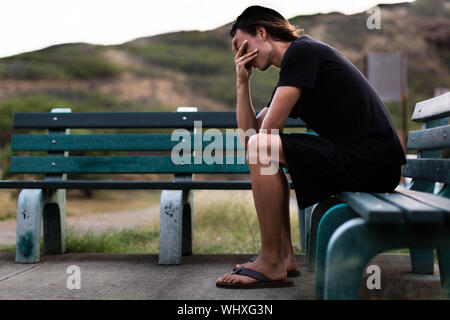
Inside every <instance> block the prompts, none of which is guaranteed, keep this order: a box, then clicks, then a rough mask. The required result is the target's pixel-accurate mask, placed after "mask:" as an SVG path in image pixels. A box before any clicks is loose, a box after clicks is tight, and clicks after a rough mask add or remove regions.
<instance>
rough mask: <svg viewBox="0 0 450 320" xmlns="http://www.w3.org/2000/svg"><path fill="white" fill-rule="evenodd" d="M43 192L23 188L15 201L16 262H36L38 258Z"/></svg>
mask: <svg viewBox="0 0 450 320" xmlns="http://www.w3.org/2000/svg"><path fill="white" fill-rule="evenodd" d="M43 210H44V192H43V190H41V189H24V190H22V191H21V192H20V194H19V200H18V202H17V231H16V262H17V263H37V262H39V259H40V247H41V221H42V213H43Z"/></svg>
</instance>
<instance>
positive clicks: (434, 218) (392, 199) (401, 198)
mask: <svg viewBox="0 0 450 320" xmlns="http://www.w3.org/2000/svg"><path fill="white" fill-rule="evenodd" d="M375 196H377V197H378V198H380V199H382V200H384V201H386V202H389V203H391V204H393V205H395V206H397V207H399V208H400V209H401V210H402V211H404V212H405V214H406V215H405V218H406V221H408V222H412V223H443V222H444V221H445V216H446V213H445V212H444V211H442V210H440V209H438V208H435V207H431V206H429V205H427V204H425V203H423V202H420V201H418V200H415V199H413V198H411V197H408V196H406V195H404V194H401V193H387V194H386V193H375Z"/></svg>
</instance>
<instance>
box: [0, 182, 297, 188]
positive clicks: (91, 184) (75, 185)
mask: <svg viewBox="0 0 450 320" xmlns="http://www.w3.org/2000/svg"><path fill="white" fill-rule="evenodd" d="M289 184H290V187H291V188H293V184H292V181H290V182H289ZM2 188H3V189H15V188H17V189H78V190H83V189H91V190H100V189H108V190H113V189H114V190H139V189H152V190H164V189H167V190H186V189H192V190H251V189H252V182H251V181H246V180H226V181H135V180H65V181H44V180H27V181H23V180H5V181H0V189H2Z"/></svg>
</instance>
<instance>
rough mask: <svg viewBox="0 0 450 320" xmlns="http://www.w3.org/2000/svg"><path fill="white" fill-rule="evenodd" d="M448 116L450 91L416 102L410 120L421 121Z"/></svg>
mask: <svg viewBox="0 0 450 320" xmlns="http://www.w3.org/2000/svg"><path fill="white" fill-rule="evenodd" d="M448 116H450V92H448V93H445V94H443V95H440V96H438V97H435V98H432V99H428V100H425V101H421V102H418V103H417V104H416V107H415V108H414V113H413V116H412V120H413V121H421V122H423V121H427V120H432V119H438V118H444V117H448Z"/></svg>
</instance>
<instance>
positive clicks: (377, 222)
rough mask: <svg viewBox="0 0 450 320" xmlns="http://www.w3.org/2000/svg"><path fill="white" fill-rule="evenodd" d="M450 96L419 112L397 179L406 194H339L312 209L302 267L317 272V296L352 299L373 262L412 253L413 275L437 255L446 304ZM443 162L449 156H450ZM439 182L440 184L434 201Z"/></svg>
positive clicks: (422, 105) (449, 286) (449, 290)
mask: <svg viewBox="0 0 450 320" xmlns="http://www.w3.org/2000/svg"><path fill="white" fill-rule="evenodd" d="M449 115H450V93H447V94H444V95H442V96H439V97H436V98H433V99H430V100H427V101H423V102H419V103H417V104H416V107H415V110H414V114H413V116H412V120H413V121H417V122H421V123H422V130H418V131H411V132H410V133H409V137H408V143H407V149H408V150H418V155H417V158H415V159H412V158H409V157H408V159H407V163H406V164H405V165H404V167H403V171H402V175H403V176H404V177H409V178H412V183H411V184H410V186H409V187H408V188H402V187H397V188H396V190H395V191H394V192H393V193H373V194H369V193H364V192H342V193H340V194H338V195H336V196H334V197H330V198H328V199H326V200H324V201H322V202H320V203H318V204H316V205H315V206H314V207H313V208H309V209H310V214H309V215H308V214H307V215H306V216H309V222H308V223H307V225H308V226H309V228H308V234H307V236H306V237H307V239H308V241H307V249H308V254H307V258H308V259H307V261H308V264H309V268H310V270H315V272H316V274H315V276H316V282H315V296H316V297H317V298H325V299H356V297H357V295H358V290H359V287H360V278H361V275H362V272H363V269H364V267H365V266H366V264H367V263H368V262H369V261H370V259H371V258H373V257H374V256H375V255H376V254H378V253H381V252H383V251H387V250H392V249H401V248H409V249H410V256H411V267H412V271H413V272H415V273H419V274H427V273H428V274H429V273H433V271H434V253H433V249H437V257H438V263H439V270H440V272H439V273H440V279H441V289H442V294H443V297H444V298H450V199H449V198H450V187H449V183H450V159H446V158H443V150H445V149H448V148H450V139H449V134H450V126H449ZM447 157H448V156H447ZM436 182H440V183H443V186H442V188H441V189H440V190H439V191H438V194H433V193H434V190H435V186H436Z"/></svg>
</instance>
